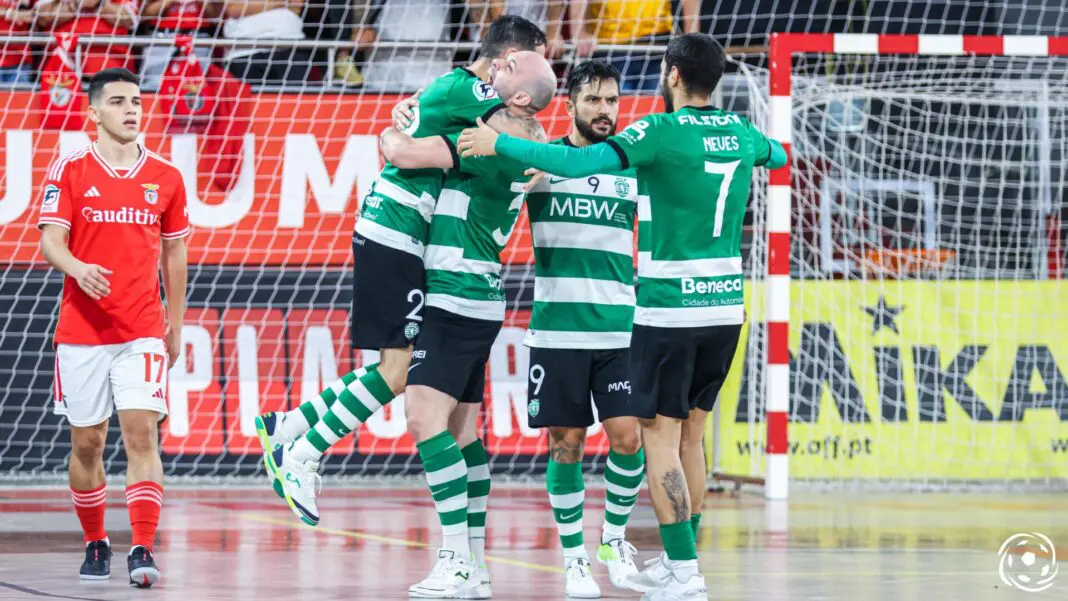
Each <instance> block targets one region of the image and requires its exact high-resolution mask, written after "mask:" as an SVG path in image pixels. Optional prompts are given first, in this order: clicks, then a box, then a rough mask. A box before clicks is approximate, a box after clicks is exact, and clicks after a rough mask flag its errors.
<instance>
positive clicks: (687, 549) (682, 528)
mask: <svg viewBox="0 0 1068 601" xmlns="http://www.w3.org/2000/svg"><path fill="white" fill-rule="evenodd" d="M660 540H662V541H663V542H664V551H665V552H667V556H668V559H670V560H671V561H685V560H687V559H697V546H696V545H695V544H694V541H693V528H691V527H690V522H688V521H687V522H679V523H677V524H661V525H660Z"/></svg>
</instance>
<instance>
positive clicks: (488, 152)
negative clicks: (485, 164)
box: [456, 117, 500, 157]
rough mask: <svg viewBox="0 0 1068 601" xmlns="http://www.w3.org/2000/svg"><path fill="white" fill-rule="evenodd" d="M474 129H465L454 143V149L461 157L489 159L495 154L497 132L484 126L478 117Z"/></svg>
mask: <svg viewBox="0 0 1068 601" xmlns="http://www.w3.org/2000/svg"><path fill="white" fill-rule="evenodd" d="M475 123H476V124H477V125H476V126H475V127H472V128H468V129H465V130H464V131H463V133H461V134H460V139H459V140H458V141H457V142H456V148H457V150H459V151H460V156H462V157H472V156H476V157H491V156H495V155H496V154H497V148H496V146H497V137H498V136H499V135H500V134H498V133H497V130H495V129H493V128H492V127H490V126H488V125H486V123H485V122H484V121H482V117H479V118H478V119H477V120H476V121H475Z"/></svg>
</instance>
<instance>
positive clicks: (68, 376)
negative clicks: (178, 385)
mask: <svg viewBox="0 0 1068 601" xmlns="http://www.w3.org/2000/svg"><path fill="white" fill-rule="evenodd" d="M55 371H56V373H55V385H54V390H53V394H54V395H55V401H56V404H55V412H56V414H58V415H64V416H66V417H67V421H69V422H70V424H71V425H72V426H78V427H88V426H95V425H97V424H99V423H101V422H105V421H107V420H108V419H110V418H111V414H112V412H113V411H114V410H115V409H118V410H119V411H125V410H128V409H143V410H146V411H155V412H156V413H159V415H160V419H161V420H162V419H163V418H164V417H165V416H166V415H167V351H166V347H165V346H164V344H163V340H161V339H159V338H138V339H137V340H132V341H130V342H125V343H122V344H100V345H80V344H60V345H58V346H57V347H56V365H55Z"/></svg>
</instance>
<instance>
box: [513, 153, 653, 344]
mask: <svg viewBox="0 0 1068 601" xmlns="http://www.w3.org/2000/svg"><path fill="white" fill-rule="evenodd" d="M552 144H564V145H568V146H570V145H571V144H570V142H569V141H568V140H567V138H562V139H560V140H554V141H553V142H552ZM637 197H638V182H637V180H636V179H635V175H634V170H626V171H619V172H616V173H601V174H597V175H590V176H588V177H576V178H571V179H568V178H562V177H556V176H554V175H546V176H544V178H543V179H542V180H541V182H539V184H538V186H537V187H536V188H535V189H534V190H532V191H531V192H530V193H529V194H527V213H528V214H529V215H530V229H531V233H532V235H533V241H534V259H535V262H534V275H535V278H534V311H533V313H532V314H531V317H530V328H529V329H528V330H527V335H526V338H525V339H524V340H523V343H524V344H525V345H527V346H530V347H538V348H567V349H613V348H627V346H628V345H629V344H630V331H631V323H632V322H633V320H634V214H635V206H636V201H637Z"/></svg>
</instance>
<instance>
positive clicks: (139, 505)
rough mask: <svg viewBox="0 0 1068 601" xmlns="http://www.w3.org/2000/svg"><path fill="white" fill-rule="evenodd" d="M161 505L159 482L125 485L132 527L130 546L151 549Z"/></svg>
mask: <svg viewBox="0 0 1068 601" xmlns="http://www.w3.org/2000/svg"><path fill="white" fill-rule="evenodd" d="M162 507H163V487H162V486H160V485H159V484H156V483H155V482H148V481H145V482H138V483H137V484H131V485H130V486H127V487H126V508H127V509H128V510H129V512H130V528H132V529H133V543H132V546H134V547H136V546H142V547H144V548H146V549H148V550H149V551H151V550H152V541H154V540H155V539H156V526H158V525H159V510H160V509H161V508H162Z"/></svg>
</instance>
